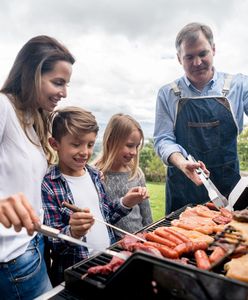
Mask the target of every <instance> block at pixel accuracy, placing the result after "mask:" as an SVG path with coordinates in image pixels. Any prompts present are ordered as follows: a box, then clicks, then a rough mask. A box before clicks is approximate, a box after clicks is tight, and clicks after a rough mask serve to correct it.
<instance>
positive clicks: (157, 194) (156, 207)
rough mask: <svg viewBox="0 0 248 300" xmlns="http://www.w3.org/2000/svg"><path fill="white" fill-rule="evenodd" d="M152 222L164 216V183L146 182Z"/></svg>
mask: <svg viewBox="0 0 248 300" xmlns="http://www.w3.org/2000/svg"><path fill="white" fill-rule="evenodd" d="M146 185H147V188H148V190H149V194H150V204H151V209H152V217H153V221H154V222H155V221H157V220H160V219H161V218H163V217H164V216H165V183H158V182H147V183H146Z"/></svg>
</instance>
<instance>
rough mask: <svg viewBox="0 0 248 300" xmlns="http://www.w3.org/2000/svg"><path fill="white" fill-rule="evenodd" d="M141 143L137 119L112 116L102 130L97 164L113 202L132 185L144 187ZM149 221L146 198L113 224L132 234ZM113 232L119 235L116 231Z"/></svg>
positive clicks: (142, 137)
mask: <svg viewBox="0 0 248 300" xmlns="http://www.w3.org/2000/svg"><path fill="white" fill-rule="evenodd" d="M143 142H144V135H143V131H142V129H141V127H140V125H139V123H138V122H137V121H136V120H134V119H133V118H132V117H131V116H129V115H124V114H115V115H113V116H112V118H111V119H110V121H109V123H108V124H107V127H106V129H105V132H104V136H103V150H102V154H101V156H100V158H99V159H98V160H97V163H96V166H97V167H98V168H99V169H100V170H101V171H102V172H103V175H104V178H105V182H106V189H107V192H108V194H109V196H110V198H111V199H113V201H116V200H114V199H119V198H121V197H123V196H124V195H125V194H126V192H127V191H128V190H129V189H130V188H131V187H134V186H142V187H145V177H144V174H143V172H142V170H141V169H140V168H139V152H140V150H141V148H142V146H143ZM150 223H152V215H151V208H150V203H149V199H146V200H144V201H143V202H141V203H140V204H137V205H135V206H134V207H133V210H132V212H131V213H130V214H129V215H127V216H125V217H123V218H122V219H121V220H120V221H118V222H117V223H116V224H115V225H116V226H118V227H120V228H122V229H124V230H126V231H128V232H131V233H133V232H136V231H138V230H140V229H142V228H143V227H144V226H146V225H148V224H150ZM115 234H116V236H117V237H118V238H121V237H122V236H121V235H120V232H118V231H115Z"/></svg>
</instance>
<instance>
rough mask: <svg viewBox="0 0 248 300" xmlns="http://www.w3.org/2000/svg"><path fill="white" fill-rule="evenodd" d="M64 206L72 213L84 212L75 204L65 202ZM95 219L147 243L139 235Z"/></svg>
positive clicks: (96, 219)
mask: <svg viewBox="0 0 248 300" xmlns="http://www.w3.org/2000/svg"><path fill="white" fill-rule="evenodd" d="M62 205H63V206H65V207H67V208H69V209H70V210H71V211H73V212H83V209H81V208H79V207H77V206H76V205H74V204H70V203H68V202H65V201H64V202H63V203H62ZM93 219H94V220H95V221H97V222H99V223H102V224H104V225H106V226H109V227H111V228H113V229H115V230H118V231H120V232H122V233H124V234H126V235H129V236H131V237H133V238H135V239H137V240H140V241H142V242H146V240H145V239H143V238H141V237H140V236H137V235H135V234H132V233H130V232H128V231H125V230H123V229H121V228H119V227H116V226H114V225H112V224H109V223H107V222H105V221H103V220H101V219H98V218H96V217H94V216H93Z"/></svg>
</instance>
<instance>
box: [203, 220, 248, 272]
mask: <svg viewBox="0 0 248 300" xmlns="http://www.w3.org/2000/svg"><path fill="white" fill-rule="evenodd" d="M240 245H242V246H246V247H247V246H248V245H247V243H246V240H245V239H244V237H243V236H242V234H241V232H240V231H238V230H236V229H235V228H234V227H233V226H231V225H229V226H227V227H226V228H225V229H224V230H223V231H221V232H220V233H218V234H216V235H215V237H214V241H213V242H212V243H211V245H210V247H211V246H219V247H222V248H223V249H224V250H225V252H226V253H225V254H224V255H223V256H222V257H221V258H220V259H219V260H218V261H216V262H214V263H213V264H211V266H210V268H209V269H208V270H209V271H210V270H213V269H214V268H215V267H217V266H219V265H220V264H222V262H223V261H225V259H226V258H228V257H230V255H231V254H233V253H234V251H235V250H236V249H237V248H238V246H240ZM246 253H247V248H246V249H245V250H244V254H246Z"/></svg>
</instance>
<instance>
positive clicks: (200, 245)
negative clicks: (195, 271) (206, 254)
mask: <svg viewBox="0 0 248 300" xmlns="http://www.w3.org/2000/svg"><path fill="white" fill-rule="evenodd" d="M192 246H193V247H192V251H196V250H206V249H207V248H208V243H207V242H204V241H201V242H193V245H192Z"/></svg>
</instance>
